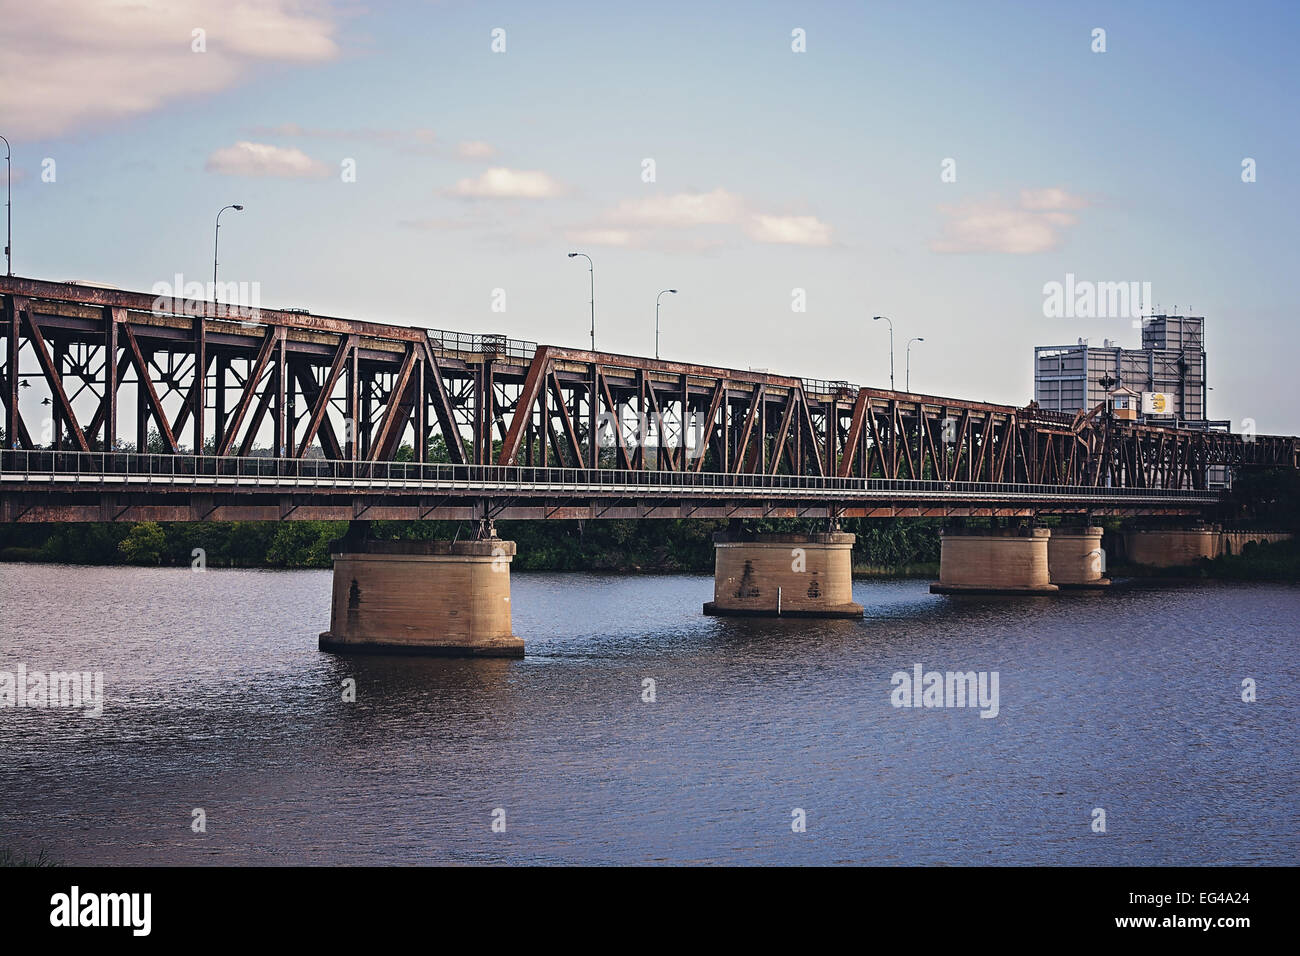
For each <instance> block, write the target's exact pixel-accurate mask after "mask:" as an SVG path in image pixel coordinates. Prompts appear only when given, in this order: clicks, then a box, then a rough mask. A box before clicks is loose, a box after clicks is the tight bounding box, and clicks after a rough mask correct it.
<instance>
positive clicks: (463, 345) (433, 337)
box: [425, 329, 537, 359]
mask: <svg viewBox="0 0 1300 956" xmlns="http://www.w3.org/2000/svg"><path fill="white" fill-rule="evenodd" d="M425 332H427V333H428V335H429V346H430V347H431V348H432V349H433V350H434V351H435V352H438V353H440V354H441V353H445V352H482V353H485V354H487V355H499V356H505V357H508V358H519V359H532V357H533V356H534V355H535V354H536V353H537V343H536V342H526V341H524V340H523V339H512V338H509V337H507V336H505V335H497V334H492V333H469V332H447V331H444V330H442V329H425Z"/></svg>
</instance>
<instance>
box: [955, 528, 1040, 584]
mask: <svg viewBox="0 0 1300 956" xmlns="http://www.w3.org/2000/svg"><path fill="white" fill-rule="evenodd" d="M1050 537H1051V531H1050V529H1048V528H1029V527H1025V528H944V529H943V531H942V532H941V533H940V545H939V581H938V583H936V584H932V585H930V591H931V592H932V593H934V594H1008V595H1040V594H1055V593H1057V592H1058V591H1059V590H1060V588H1059V587H1058V586H1057V585H1055V584H1053V583H1052V578H1051V570H1050V565H1049V563H1048V555H1047V542H1048V540H1049V538H1050Z"/></svg>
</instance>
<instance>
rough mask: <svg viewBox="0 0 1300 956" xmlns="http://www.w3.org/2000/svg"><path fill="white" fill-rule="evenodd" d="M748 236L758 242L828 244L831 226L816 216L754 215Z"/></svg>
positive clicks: (797, 244) (803, 244)
mask: <svg viewBox="0 0 1300 956" xmlns="http://www.w3.org/2000/svg"><path fill="white" fill-rule="evenodd" d="M748 232H749V236H750V238H751V239H755V240H757V241H758V242H776V243H784V244H786V245H792V246H829V245H830V244H831V227H830V226H828V225H827V224H826V223H824V222H822V221H821V220H820V219H818V218H817V217H816V216H767V215H763V214H762V213H758V214H756V215H754V216H753V217H752V218H751V220H750V224H749V227H748Z"/></svg>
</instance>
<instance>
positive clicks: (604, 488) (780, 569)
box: [0, 277, 1300, 653]
mask: <svg viewBox="0 0 1300 956" xmlns="http://www.w3.org/2000/svg"><path fill="white" fill-rule="evenodd" d="M0 343H2V344H3V348H2V349H0V355H2V356H3V362H2V364H0V404H2V405H3V413H4V420H3V440H2V441H0V446H2V448H3V450H2V451H0V521H9V522H15V521H138V520H158V521H204V520H295V519H337V520H349V521H352V522H356V523H357V524H356V528H358V529H363V528H364V527H365V523H366V522H369V521H371V520H376V519H459V520H476V521H478V522H479V525H480V527H481V529H482V533H481V536H482V540H480V541H469V542H458V543H457V544H456V545H454V546H453V545H432V544H431V545H420V546H419V548H424V549H425V550H424V551H419V550H418V548H417V551H411V550H410V549H411V548H415V547H416V546H415V545H409V544H408V545H397V544H393V543H391V542H389V543H384V542H373V541H369V540H368V539H367V538H366V537H365V535H364V534H363V533H361V532H360V531H358V532H357V533H354V534H350V535H349V536H348V537H347V538H345V539H344V540H343V541H341V542H339V546H340V551H339V555H338V558H337V561H336V580H335V605H334V624H333V625H332V627H331V631H330V632H327V634H326V635H325V636H323V637H322V642H323V643H324V644H326V645H328V646H332V647H335V646H337V647H349V648H355V647H361V648H369V649H383V648H389V649H391V648H394V647H397V648H404V649H416V650H425V651H439V650H442V651H448V652H455V653H462V652H474V653H515V652H516V651H519V650H521V648H522V644H521V643H517V642H516V639H515V638H514V637H513V636H512V635H510V633H509V602H508V597H509V593H508V574H507V575H500V576H497V577H495V578H494V577H484V576H483V574H482V573H481V571H482V568H483V567H486V568H489V569H490V570H492V571H501V570H503V569H508V564H509V556H510V554H512V553H513V545H512V544H510V543H509V542H501V541H499V539H497V538H495V537H494V536H493V533H492V531H491V529H492V525H493V522H494V521H495V520H496V519H498V518H502V519H506V518H509V519H557V518H559V519H573V518H583V519H595V518H653V517H671V518H746V517H790V518H823V519H826V521H827V524H826V528H827V530H826V531H825V532H824V533H819V534H813V535H807V536H803V539H801V540H800V541H798V542H792V541H791V540H787V539H788V537H789V536H785V537H782V538H781V539H780V540H776V539H773V540H767V541H756V540H752V539H741V538H738V537H737V536H735V535H732V536H730V537H728V536H722V538H721V539H720V540H719V542H718V549H719V550H718V554H719V563H718V575H717V594H716V595H715V597H716V600H715V601H714V602H710V610H711V611H712V612H715V613H759V614H765V613H780V614H800V613H807V614H831V615H837V614H850V615H851V614H854V613H858V614H860V613H861V608H860V607H858V606H857V605H854V604H853V603H852V601H851V597H850V595H849V586H850V580H849V575H850V571H851V567H850V558H849V547H850V546H851V544H852V537H853V536H852V535H844V534H840V533H838V522H839V520H840V519H843V518H855V517H866V518H870V517H896V516H941V517H970V516H990V517H995V518H996V517H1015V518H1024V519H1032V518H1033V517H1034V516H1036V515H1039V514H1044V513H1047V514H1061V515H1069V516H1077V518H1079V519H1081V520H1079V521H1076V522H1074V523H1075V524H1077V525H1078V526H1079V528H1078V529H1077V530H1078V532H1079V533H1078V534H1077V535H1075V536H1074V538H1070V534H1072V532H1071V533H1067V532H1065V531H1062V532H1060V533H1058V534H1057V535H1056V541H1057V543H1058V547H1057V548H1056V549H1055V550H1056V551H1059V552H1060V554H1059V555H1058V557H1057V559H1056V564H1057V565H1058V566H1059V567H1060V568H1061V569H1062V570H1060V571H1059V572H1058V574H1056V575H1055V576H1053V575H1051V574H1050V573H1049V566H1048V565H1049V549H1048V538H1049V537H1050V535H1049V534H1048V533H1047V531H1046V529H1042V528H1033V527H1030V526H1029V524H1032V521H1030V522H1028V523H1027V524H1026V526H1025V527H1023V528H1012V529H999V528H994V529H992V531H991V532H990V533H984V534H978V533H973V532H965V533H960V534H959V533H957V529H953V532H952V534H951V535H945V540H944V552H943V553H944V556H945V557H944V559H943V561H944V567H945V568H946V569H947V571H948V572H950V573H945V572H944V571H941V582H940V586H941V587H942V588H943V589H945V590H947V591H958V592H960V591H963V590H1000V591H1028V592H1030V593H1043V592H1044V591H1047V590H1052V591H1054V590H1056V588H1057V585H1056V584H1054V583H1052V578H1053V577H1057V578H1060V580H1062V581H1063V582H1066V583H1072V584H1081V585H1089V584H1095V583H1096V582H1097V581H1099V580H1100V579H1101V575H1100V574H1099V573H1098V574H1093V573H1092V572H1091V570H1089V568H1090V567H1091V564H1092V563H1093V562H1092V556H1093V555H1095V554H1097V553H1099V552H1098V548H1097V547H1096V545H1097V542H1098V541H1099V539H1100V530H1099V529H1097V528H1095V527H1094V526H1093V525H1092V524H1091V521H1090V518H1091V517H1092V516H1096V515H1165V516H1179V515H1181V516H1185V517H1187V518H1191V517H1195V516H1198V515H1202V514H1205V513H1206V512H1208V511H1210V510H1212V509H1213V508H1214V507H1215V505H1216V504H1217V503H1218V501H1219V493H1218V492H1217V491H1216V490H1215V489H1213V488H1211V486H1210V475H1211V471H1212V469H1214V468H1216V467H1218V468H1227V469H1237V468H1242V467H1254V466H1286V467H1297V465H1300V457H1298V456H1300V441H1298V440H1297V439H1296V438H1295V437H1294V436H1259V435H1234V434H1229V433H1226V432H1211V431H1204V430H1198V429H1194V428H1179V427H1168V426H1161V425H1155V424H1151V423H1141V422H1136V421H1128V420H1123V419H1120V418H1117V417H1115V416H1114V415H1113V414H1111V413H1110V412H1109V410H1108V409H1107V408H1106V407H1105V406H1104V405H1099V406H1097V407H1096V408H1093V409H1091V410H1089V411H1086V412H1080V413H1079V414H1077V415H1067V414H1061V413H1056V412H1049V411H1046V410H1043V409H1040V408H1038V407H1037V406H1035V405H1034V404H1033V403H1030V404H1029V405H1027V406H1024V407H1015V406H1009V405H998V404H990V403H986V402H978V401H970V400H965V399H958V398H950V397H942V396H935V395H925V394H917V393H911V392H897V391H892V390H887V389H878V388H870V387H862V386H858V385H853V384H850V383H849V382H847V381H824V380H817V379H808V378H800V377H794V376H787V375H777V374H772V373H769V372H759V371H753V370H738V369H728V368H722V367H716V366H708V365H697V364H689V363H683V362H672V361H661V360H657V359H650V358H644V357H638V356H628V355H618V354H612V353H605V352H593V351H584V350H580V349H569V348H563V347H559V346H551V345H539V344H537V343H533V342H527V341H522V340H517V339H513V338H509V337H507V336H504V335H486V334H467V333H458V332H447V331H439V330H432V329H423V328H413V327H409V326H402V325H392V324H384V323H378V322H373V321H363V320H354V319H344V318H336V317H331V316H321V315H314V314H311V313H308V312H305V311H303V310H286V309H281V310H275V309H261V308H249V307H247V306H243V305H238V304H229V303H220V302H213V301H205V300H198V299H177V298H169V297H160V296H157V295H154V294H150V293H139V292H127V291H123V290H118V289H110V288H104V287H100V286H90V285H83V284H76V283H57V282H47V281H42V280H37V279H29V278H21V277H0ZM1183 530H1187V531H1189V533H1193V534H1194V533H1195V529H1183ZM1067 539H1069V540H1068V541H1067ZM1171 540H1173V539H1171ZM1188 540H1193V544H1191V545H1187V546H1186V547H1189V548H1191V551H1192V552H1196V550H1197V548H1203V545H1202V544H1201V543H1196V542H1198V541H1199V540H1200V539H1196V538H1193V539H1188ZM1177 541H1178V542H1179V544H1178V547H1179V548H1183V547H1184V545H1185V543H1186V542H1185V541H1184V539H1183V538H1178V539H1177ZM1062 542H1066V543H1062ZM507 545H508V547H507ZM1170 547H1171V548H1172V547H1173V545H1172V544H1171V545H1170ZM403 548H405V549H407V550H405V551H403V550H402V549H403ZM417 552H418V553H417ZM1153 553H1160V548H1159V547H1157V548H1156V549H1155V551H1154V552H1153ZM1171 553H1172V552H1171ZM1180 553H1181V552H1180ZM791 554H794V555H795V556H794V557H793V558H790V555H791ZM774 555H775V557H774ZM786 564H790V565H791V566H792V569H785V565H786ZM1067 564H1068V565H1069V569H1068V570H1065V568H1066V565H1067ZM480 566H482V567H480ZM796 566H797V567H796ZM1076 566H1077V567H1076ZM987 568H992V569H993V570H992V571H988V572H987V573H986V571H987ZM962 569H965V570H962ZM977 572H978V573H977ZM791 574H794V575H796V577H794V578H790V577H789V575H791ZM1070 578H1080V580H1079V581H1067V579H1070ZM782 581H785V582H786V583H784V584H782V583H780V582H782ZM489 582H490V583H489ZM503 582H504V583H503ZM774 582H775V583H774ZM502 587H504V588H505V590H504V592H503V593H502V592H501V588H502ZM434 593H437V594H441V595H444V597H445V595H455V594H457V593H463V594H465V595H468V596H469V597H468V599H467V603H466V602H462V603H460V604H456V603H455V602H456V601H457V600H459V599H457V598H455V597H447V598H445V600H446V601H451V602H452V603H451V604H447V605H446V606H441V605H437V601H438V600H443V598H438V599H433V598H430V597H429V596H430V595H431V594H434ZM430 601H433V602H434V603H433V604H432V605H431V604H430V603H429V602H430ZM503 609H504V614H505V616H504V619H502V617H501V612H502V611H503ZM402 635H406V636H405V637H402Z"/></svg>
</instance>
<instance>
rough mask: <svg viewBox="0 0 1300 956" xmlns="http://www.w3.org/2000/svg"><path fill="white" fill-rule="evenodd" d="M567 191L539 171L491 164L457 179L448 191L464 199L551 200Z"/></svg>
mask: <svg viewBox="0 0 1300 956" xmlns="http://www.w3.org/2000/svg"><path fill="white" fill-rule="evenodd" d="M566 191H567V190H566V189H565V187H564V186H563V185H561V184H560V183H559V182H557V181H556V180H554V179H552V178H551V177H550V176H549V175H548V174H547V173H544V172H542V171H540V170H527V169H506V168H505V167H504V166H494V167H492V168H491V169H488V170H484V171H483V172H482V173H481V174H480V175H478V176H475V177H473V178H470V179H462V180H460V182H458V183H456V185H455V186H454V187H453V188H452V189H450V190H448V194H449V195H452V196H460V197H462V198H466V199H552V198H554V197H556V196H562V195H564V193H565V192H566Z"/></svg>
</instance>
